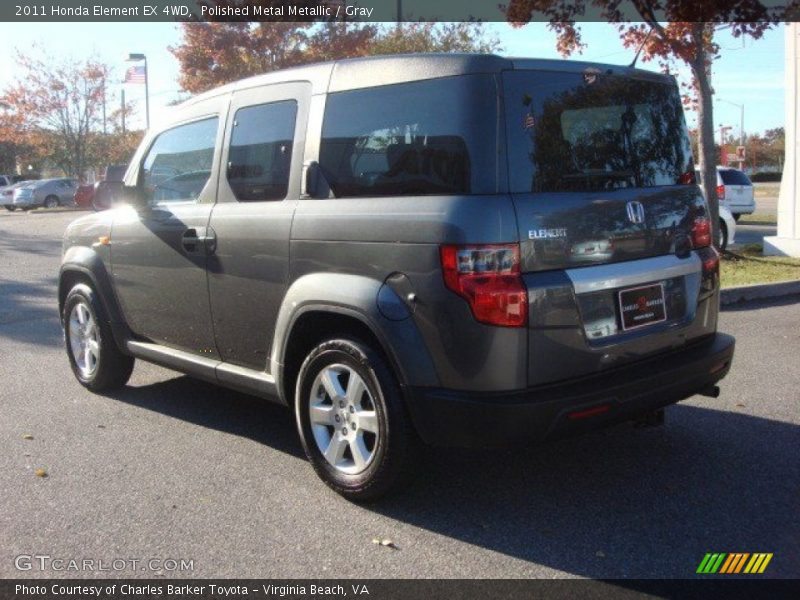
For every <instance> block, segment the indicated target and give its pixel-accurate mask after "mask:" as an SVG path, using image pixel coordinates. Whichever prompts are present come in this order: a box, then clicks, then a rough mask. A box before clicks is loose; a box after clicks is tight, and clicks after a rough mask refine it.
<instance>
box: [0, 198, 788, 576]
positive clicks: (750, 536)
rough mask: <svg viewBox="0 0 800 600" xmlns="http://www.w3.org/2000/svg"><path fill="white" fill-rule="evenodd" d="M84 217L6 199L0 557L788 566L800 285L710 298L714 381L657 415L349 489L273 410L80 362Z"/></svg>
mask: <svg viewBox="0 0 800 600" xmlns="http://www.w3.org/2000/svg"><path fill="white" fill-rule="evenodd" d="M76 216H77V215H76V214H74V213H58V214H21V213H6V212H5V211H3V214H0V356H2V360H1V361H0V405H1V406H2V413H3V414H2V418H1V419H0V490H2V493H1V494H0V576H2V577H19V576H25V577H42V576H53V575H58V576H79V575H81V574H80V573H74V572H59V573H54V572H53V571H52V570H48V571H39V570H37V569H33V570H31V571H26V572H20V571H18V570H17V569H16V568H15V566H14V559H15V557H17V556H19V555H32V554H38V555H49V556H51V557H59V558H64V559H73V558H74V559H83V558H90V559H95V560H100V559H102V560H104V561H109V562H110V561H111V560H113V559H115V558H136V559H150V558H154V559H160V560H164V559H176V560H180V559H186V560H193V570H192V571H190V572H184V573H177V572H174V571H169V570H163V569H156V570H155V571H154V572H149V571H146V572H145V571H133V572H130V571H122V572H121V573H119V574H118V575H120V576H154V575H155V576H162V575H163V576H167V577H172V576H193V577H200V578H210V577H213V578H223V577H314V578H317V577H320V578H322V577H356V578H362V577H437V578H438V577H476V578H493V577H501V578H505V577H514V578H529V577H543V578H551V577H598V578H617V577H648V578H649V577H677V578H685V577H692V576H694V572H695V569H696V568H697V566H698V563H699V562H700V560H701V559H702V558H703V555H704V554H705V553H706V552H771V553H774V558H773V559H772V562H771V563H770V565H769V567H768V569H767V571H766V573H765V574H764V575H763V576H764V577H784V578H785V577H798V576H800V508H799V507H800V503H798V498H800V458H799V457H800V454H799V453H798V450H799V449H800V391H799V390H800V368H798V367H800V360H798V356H800V298H789V299H784V300H782V301H774V302H772V303H761V304H747V305H741V306H738V307H736V308H735V309H733V310H728V311H726V312H724V313H723V314H722V316H721V327H720V328H721V329H722V330H724V331H727V332H730V333H732V334H734V335H735V336H736V337H737V354H736V358H735V360H734V365H733V369H732V372H731V374H730V376H729V377H728V378H727V379H726V380H724V381H723V382H722V384H721V388H722V396H721V397H720V398H718V399H711V398H704V397H694V398H691V399H689V400H687V401H686V402H683V403H681V404H680V405H677V406H674V407H671V408H670V409H668V411H667V425H666V426H665V427H661V428H646V429H636V428H634V427H632V426H629V425H623V426H619V427H616V428H613V429H610V430H606V431H602V432H599V433H595V434H591V435H589V436H585V437H582V438H577V439H571V440H564V441H561V442H558V443H554V444H551V445H548V446H544V447H539V448H533V449H525V450H509V451H493V452H477V451H469V452H465V451H456V450H437V451H430V452H428V453H427V455H426V461H425V464H421V465H420V476H419V479H418V481H417V482H416V484H415V485H414V486H413V487H412V488H410V489H409V490H408V491H407V492H406V493H403V494H401V495H398V496H396V497H393V498H390V499H388V500H386V501H384V502H382V503H380V504H376V505H371V506H368V507H361V506H356V505H352V504H349V503H348V502H346V501H344V500H343V499H341V498H339V497H338V496H336V495H335V494H333V493H332V492H330V491H328V489H327V488H326V487H325V486H324V485H323V484H322V483H321V482H320V481H319V480H318V479H317V477H316V476H315V475H314V473H313V471H312V470H311V468H310V467H309V465H308V464H307V463H306V460H305V458H304V457H303V455H302V450H301V448H300V444H299V442H298V440H297V437H296V434H295V430H294V423H293V419H292V416H291V415H290V414H289V413H288V412H287V411H285V410H284V409H281V408H279V407H276V406H272V405H270V404H267V403H265V402H263V401H261V400H258V399H255V398H251V397H248V396H244V395H241V394H237V393H233V392H229V391H226V390H223V389H221V388H217V387H215V386H213V385H209V384H206V383H202V382H198V381H194V380H192V379H190V378H188V377H185V376H182V375H179V374H176V373H173V372H170V371H167V370H164V369H161V368H159V367H155V366H152V365H147V364H145V363H142V362H139V363H138V364H137V366H136V369H135V371H134V375H133V377H132V379H131V382H130V384H129V386H128V387H127V388H126V389H124V390H123V391H120V392H118V393H115V394H114V396H113V397H103V396H95V395H92V394H90V393H89V392H87V391H86V390H84V388H82V387H81V386H80V385H79V384H78V383H77V382H75V380H74V379H73V377H72V374H71V372H70V369H69V366H68V364H67V359H66V356H65V354H64V352H63V349H62V339H61V330H60V326H59V320H58V315H57V305H56V277H57V269H58V263H59V255H60V250H61V241H60V238H61V233H62V232H63V230H64V227H65V225H66V224H67V223H68V222H69V221H70V220H71V219H73V218H75V217H76ZM26 435H27V436H33V439H24V436H26ZM37 468H43V469H46V471H47V473H48V476H47V477H46V478H40V477H37V476H36V475H35V474H34V471H35V469H37ZM373 538H378V539H385V538H388V539H391V540H392V542H393V543H394V547H391V546H381V545H377V544H374V543H373ZM95 574H96V575H100V576H109V575H110V573H107V572H106V573H95ZM83 575H84V576H85V575H87V573H84V574H83ZM88 575H91V573H88Z"/></svg>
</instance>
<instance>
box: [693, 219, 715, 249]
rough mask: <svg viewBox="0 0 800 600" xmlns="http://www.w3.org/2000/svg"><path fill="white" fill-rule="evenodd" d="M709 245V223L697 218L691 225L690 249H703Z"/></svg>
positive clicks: (706, 220)
mask: <svg viewBox="0 0 800 600" xmlns="http://www.w3.org/2000/svg"><path fill="white" fill-rule="evenodd" d="M710 245H711V221H709V220H708V219H707V218H706V217H697V218H696V219H695V220H694V223H693V224H692V247H694V248H705V247H706V246H710Z"/></svg>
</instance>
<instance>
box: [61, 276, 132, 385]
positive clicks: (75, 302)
mask: <svg viewBox="0 0 800 600" xmlns="http://www.w3.org/2000/svg"><path fill="white" fill-rule="evenodd" d="M62 322H63V324H64V343H65V345H66V349H67V357H68V358H69V364H70V367H72V372H73V374H74V375H75V378H76V379H77V380H78V382H79V383H80V384H81V385H83V386H84V387H86V388H88V389H90V390H92V391H93V392H103V391H107V390H113V389H115V388H119V387H122V386H123V385H125V384H126V383H127V382H128V379H129V378H130V376H131V372H132V371H133V363H134V359H133V357H132V356H128V355H126V354H123V353H122V352H120V350H119V348H117V344H116V342H115V341H114V338H113V336H112V333H111V327H110V326H109V324H108V322H107V320H106V319H105V317H104V311H103V307H102V306H101V305H100V302H99V299H98V297H97V294H96V293H95V292H94V290H93V289H92V288H91V287H89V286H88V285H86V284H83V283H79V284H77V285H76V286H75V287H73V288H72V289H71V290H70V291H69V294H67V299H66V301H65V302H64V312H63V314H62ZM92 342H94V344H92ZM87 346H88V347H89V351H88V353H87V352H86V350H85V349H86V347H87ZM92 347H94V351H92Z"/></svg>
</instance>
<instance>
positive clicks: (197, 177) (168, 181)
mask: <svg viewBox="0 0 800 600" xmlns="http://www.w3.org/2000/svg"><path fill="white" fill-rule="evenodd" d="M218 121H219V120H218V119H217V118H216V117H214V118H212V119H204V120H202V121H195V122H194V123H189V124H187V125H180V126H178V127H175V128H174V129H169V130H167V131H165V132H164V133H162V134H160V135H159V136H158V137H157V138H156V140H155V142H153V145H152V146H151V147H150V150H149V151H148V153H147V156H146V157H145V159H144V162H143V163H142V169H143V175H142V181H143V185H144V192H145V194H146V196H147V199H148V200H149V201H150V202H186V201H193V200H197V197H198V196H199V195H200V192H202V191H203V188H204V187H205V185H206V182H207V181H208V178H209V176H210V175H211V163H212V161H213V158H214V145H215V142H216V137H217V124H218Z"/></svg>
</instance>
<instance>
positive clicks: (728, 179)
mask: <svg viewBox="0 0 800 600" xmlns="http://www.w3.org/2000/svg"><path fill="white" fill-rule="evenodd" d="M718 171H719V177H720V179H721V180H722V185H723V186H724V188H725V200H724V203H725V205H726V206H727V207H728V208H729V209H731V212H734V213H736V212H737V209H743V210H750V209H752V208H753V200H754V198H753V183H752V182H751V181H750V178H749V177H747V175H745V174H744V173H743V172H742V171H740V170H738V169H718Z"/></svg>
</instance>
